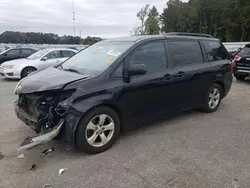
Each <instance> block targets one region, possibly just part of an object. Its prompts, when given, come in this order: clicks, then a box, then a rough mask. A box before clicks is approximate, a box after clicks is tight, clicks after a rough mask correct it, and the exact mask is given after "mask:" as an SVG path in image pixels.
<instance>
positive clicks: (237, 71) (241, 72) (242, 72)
mask: <svg viewBox="0 0 250 188" xmlns="http://www.w3.org/2000/svg"><path fill="white" fill-rule="evenodd" d="M233 73H234V76H237V75H239V76H246V77H248V76H250V70H244V69H235V70H234V72H233Z"/></svg>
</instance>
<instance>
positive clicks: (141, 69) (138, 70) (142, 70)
mask: <svg viewBox="0 0 250 188" xmlns="http://www.w3.org/2000/svg"><path fill="white" fill-rule="evenodd" d="M146 72H147V68H146V66H145V64H135V65H133V66H131V67H129V68H128V74H129V75H130V76H135V75H143V74H146Z"/></svg>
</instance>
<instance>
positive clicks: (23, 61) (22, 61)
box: [1, 58, 37, 67]
mask: <svg viewBox="0 0 250 188" xmlns="http://www.w3.org/2000/svg"><path fill="white" fill-rule="evenodd" d="M32 61H33V62H37V61H36V60H28V59H25V58H22V59H15V60H11V61H6V62H4V63H2V64H1V66H3V67H4V66H10V65H25V64H29V65H30V64H33V62H32Z"/></svg>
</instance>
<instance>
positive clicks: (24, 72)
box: [21, 67, 36, 78]
mask: <svg viewBox="0 0 250 188" xmlns="http://www.w3.org/2000/svg"><path fill="white" fill-rule="evenodd" d="M34 71H36V68H34V67H26V68H24V69H23V70H22V72H21V78H24V77H26V76H28V75H29V74H30V73H32V72H34Z"/></svg>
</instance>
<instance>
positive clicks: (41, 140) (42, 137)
mask: <svg viewBox="0 0 250 188" xmlns="http://www.w3.org/2000/svg"><path fill="white" fill-rule="evenodd" d="M63 124H64V120H60V121H59V123H58V125H57V126H55V127H54V128H53V129H52V130H51V131H49V132H47V133H44V134H39V135H37V136H36V137H32V138H31V137H28V138H26V139H25V140H24V141H23V142H22V143H21V145H20V148H19V151H21V150H27V149H31V148H33V147H35V146H38V145H41V144H45V143H46V142H49V141H50V140H52V139H53V138H55V137H57V136H58V134H59V133H60V130H61V129H62V126H63Z"/></svg>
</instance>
